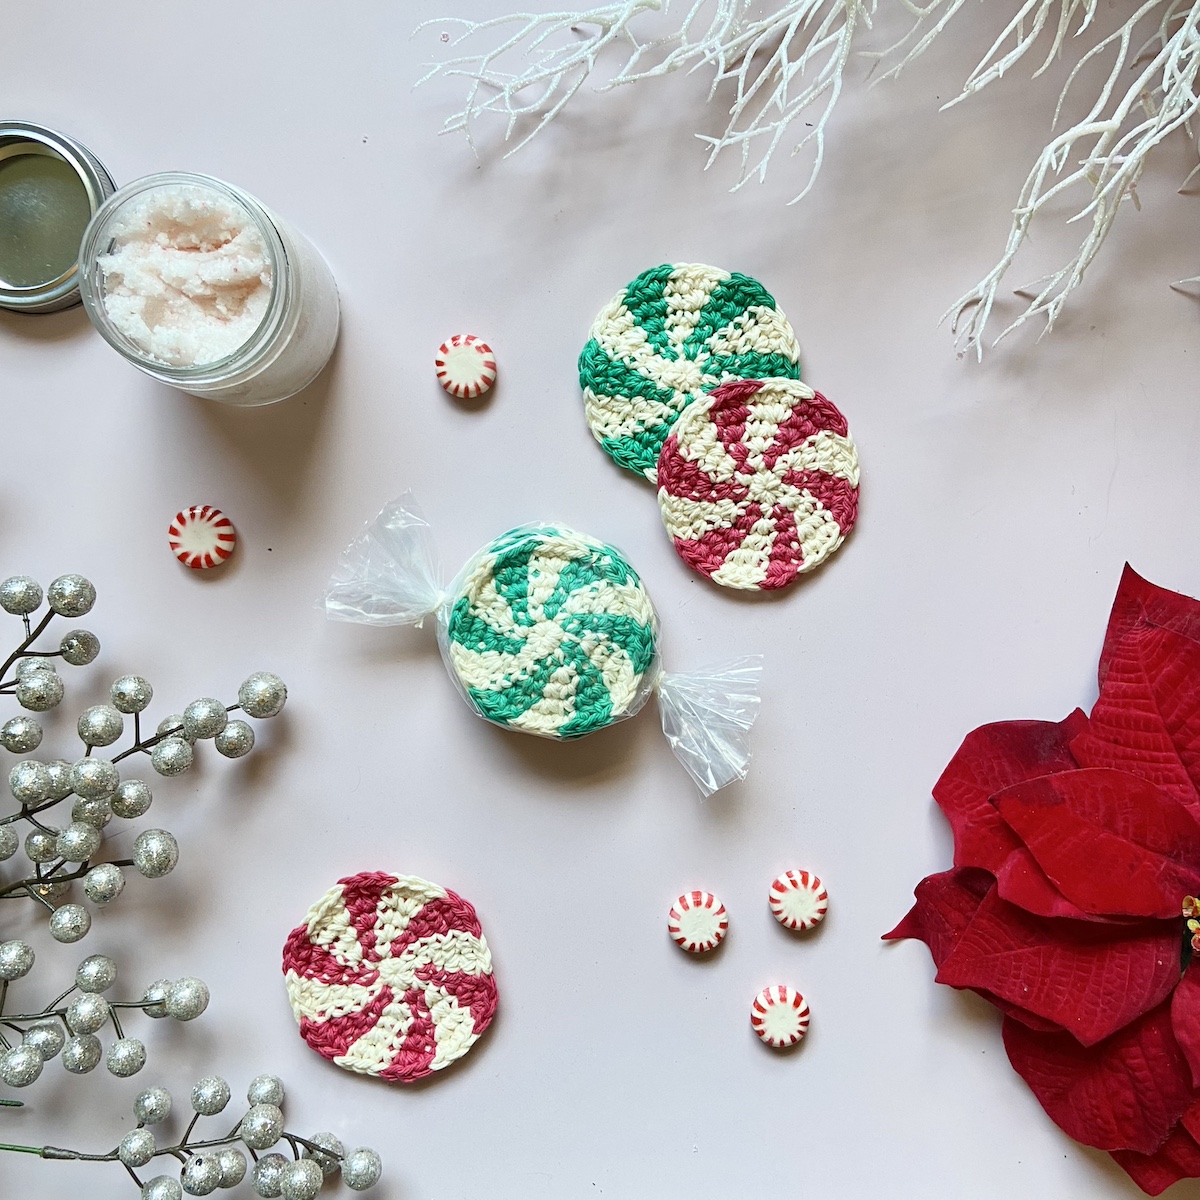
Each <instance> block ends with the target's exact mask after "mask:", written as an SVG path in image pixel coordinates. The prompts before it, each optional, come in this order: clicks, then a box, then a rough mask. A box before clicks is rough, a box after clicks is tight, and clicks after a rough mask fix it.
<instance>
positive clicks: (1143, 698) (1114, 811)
mask: <svg viewBox="0 0 1200 1200" xmlns="http://www.w3.org/2000/svg"><path fill="white" fill-rule="evenodd" d="M933 795H934V799H935V800H936V801H937V803H938V805H939V806H940V807H941V809H942V811H943V812H944V813H945V815H946V817H947V819H948V820H949V822H950V825H951V827H952V828H953V831H954V869H953V870H950V871H945V872H943V873H941V874H940V875H930V876H929V877H928V878H926V879H923V880H922V881H921V883H920V884H918V886H917V889H916V898H917V902H916V904H915V905H914V906H913V908H912V910H911V911H910V912H909V914H908V915H907V916H906V917H905V918H904V920H903V921H901V922H900V924H899V925H898V926H897V927H896V928H895V929H894V930H892V932H891V933H889V934H887V935H885V936H886V937H887V938H888V939H894V938H907V937H913V938H920V939H921V941H923V942H925V944H926V945H927V946H928V947H929V950H930V952H931V954H932V955H933V961H934V964H935V965H936V967H937V980H938V982H939V983H945V984H949V985H950V986H951V987H956V988H969V989H971V990H972V991H975V992H977V993H979V994H980V995H981V996H983V997H984V998H985V999H986V1000H988V1001H990V1002H991V1003H992V1004H994V1005H995V1006H996V1007H997V1008H999V1009H1000V1010H1001V1012H1002V1013H1003V1014H1004V1022H1003V1036H1004V1046H1005V1049H1006V1050H1007V1052H1008V1057H1009V1061H1010V1062H1011V1063H1012V1065H1013V1068H1014V1069H1015V1070H1016V1072H1017V1074H1019V1075H1020V1076H1021V1078H1022V1079H1024V1080H1025V1082H1026V1083H1027V1084H1028V1085H1029V1087H1030V1088H1031V1089H1032V1091H1033V1093H1034V1095H1035V1096H1037V1098H1038V1100H1039V1101H1040V1102H1041V1104H1042V1107H1043V1108H1045V1110H1046V1112H1047V1113H1048V1114H1049V1116H1050V1117H1051V1119H1052V1120H1054V1121H1055V1123H1056V1124H1058V1125H1059V1127H1060V1128H1062V1129H1063V1130H1064V1131H1065V1132H1066V1133H1068V1134H1070V1136H1071V1137H1073V1138H1075V1139H1076V1140H1078V1141H1080V1142H1083V1143H1084V1144H1085V1145H1088V1146H1095V1147H1097V1148H1099V1149H1101V1150H1107V1151H1109V1152H1110V1153H1111V1154H1112V1156H1113V1158H1114V1159H1116V1161H1117V1162H1118V1163H1119V1164H1120V1165H1121V1166H1122V1167H1123V1168H1124V1169H1125V1170H1126V1171H1128V1173H1129V1174H1130V1175H1131V1176H1132V1177H1133V1179H1134V1180H1135V1181H1136V1182H1137V1183H1138V1184H1139V1185H1140V1186H1141V1187H1142V1188H1143V1189H1144V1190H1145V1191H1146V1192H1148V1193H1150V1194H1151V1195H1158V1194H1159V1193H1160V1192H1161V1191H1163V1190H1164V1189H1165V1188H1167V1187H1169V1186H1170V1185H1171V1184H1172V1183H1174V1182H1176V1181H1177V1180H1179V1179H1183V1178H1186V1177H1191V1176H1200V953H1197V955H1196V959H1195V961H1194V962H1193V959H1192V953H1193V947H1192V938H1193V937H1194V936H1196V934H1197V931H1198V930H1200V923H1197V921H1196V917H1197V916H1198V915H1200V906H1198V905H1197V902H1196V901H1195V900H1194V897H1195V896H1197V895H1200V603H1197V602H1196V601H1195V600H1192V599H1189V598H1188V597H1186V596H1181V595H1178V594H1177V593H1175V592H1168V591H1165V590H1164V589H1162V588H1158V587H1155V586H1154V585H1153V584H1150V583H1148V582H1146V580H1144V579H1142V578H1140V577H1139V576H1138V575H1137V574H1136V573H1135V572H1134V571H1133V570H1131V569H1130V568H1129V567H1128V566H1127V567H1126V568H1125V573H1124V575H1123V576H1122V579H1121V586H1120V588H1119V590H1118V592H1117V598H1116V601H1115V603H1114V605H1113V610H1112V615H1111V617H1110V618H1109V623H1108V630H1107V632H1106V634H1105V638H1104V648H1103V651H1102V652H1101V655H1100V697H1099V699H1098V700H1097V701H1096V704H1095V706H1094V707H1093V709H1092V713H1091V716H1090V717H1089V716H1086V715H1085V714H1084V713H1083V712H1082V711H1079V710H1077V711H1075V712H1073V713H1072V714H1071V715H1070V716H1069V717H1067V718H1066V720H1064V721H1060V722H1058V723H1057V724H1056V723H1054V722H1050V721H1005V722H1001V723H999V724H995V725H985V726H983V727H982V728H981V729H976V730H975V731H974V732H973V733H971V734H968V735H967V738H966V740H965V741H964V742H963V744H962V746H961V747H960V748H959V750H958V753H957V754H955V756H954V758H953V759H952V760H951V761H950V764H949V766H947V768H946V770H945V772H944V773H943V774H942V777H941V778H940V779H939V780H938V782H937V785H936V787H935V788H934V791H933ZM1189 918H1191V920H1190V921H1189ZM1196 949H1197V951H1200V936H1198V937H1196Z"/></svg>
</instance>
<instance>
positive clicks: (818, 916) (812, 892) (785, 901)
mask: <svg viewBox="0 0 1200 1200" xmlns="http://www.w3.org/2000/svg"><path fill="white" fill-rule="evenodd" d="M769 901H770V905H771V911H772V912H773V913H774V914H775V920H777V921H778V922H779V923H780V925H782V926H783V927H784V928H785V929H794V930H796V931H797V932H798V933H802V932H803V931H804V930H806V929H812V927H813V926H814V925H819V924H820V923H821V922H822V921H823V920H825V914H826V913H827V912H828V911H829V893H828V892H826V890H825V885H824V884H823V883H822V882H821V880H820V879H819V878H818V877H817V876H816V875H811V874H809V872H808V871H784V873H783V874H782V875H780V876H779V877H778V878H777V879H775V880H774V881H773V882H772V883H771V893H770V897H769Z"/></svg>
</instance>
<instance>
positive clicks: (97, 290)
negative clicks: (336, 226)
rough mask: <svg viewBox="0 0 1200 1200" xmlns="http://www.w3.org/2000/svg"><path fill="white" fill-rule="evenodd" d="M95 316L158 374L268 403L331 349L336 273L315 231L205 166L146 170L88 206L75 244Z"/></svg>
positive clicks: (220, 394) (290, 389)
mask: <svg viewBox="0 0 1200 1200" xmlns="http://www.w3.org/2000/svg"><path fill="white" fill-rule="evenodd" d="M79 270H80V292H81V294H82V296H83V303H84V307H85V308H86V309H87V314H88V316H89V317H90V318H91V320H92V324H93V325H95V327H96V329H97V330H98V331H99V332H100V333H101V335H102V336H103V337H104V338H105V340H106V341H107V342H108V343H109V345H111V346H112V347H113V348H114V349H116V350H117V351H118V352H119V353H120V354H121V355H123V356H124V357H125V358H126V359H128V360H129V361H130V362H131V363H133V365H134V366H136V367H137V368H139V369H140V370H142V371H144V372H145V373H146V374H147V375H151V376H153V377H154V378H155V379H157V380H159V381H160V382H162V383H166V384H169V385H170V386H172V387H175V388H179V389H180V390H181V391H185V392H189V393H190V394H191V395H193V396H205V397H208V398H210V399H213V400H221V401H223V402H225V403H227V404H237V405H244V406H252V405H260V404H272V403H274V402H275V401H277V400H284V399H286V398H287V397H288V396H291V395H294V394H295V393H296V392H298V391H300V390H301V389H302V388H305V387H307V386H308V384H310V383H311V382H312V381H313V380H314V379H315V378H316V377H317V376H318V375H319V374H320V373H321V370H322V369H323V368H324V366H325V364H326V363H327V362H328V361H329V357H330V355H331V354H332V353H333V347H334V344H335V343H336V341H337V334H338V296H337V285H336V284H335V283H334V281H333V275H332V274H331V273H330V270H329V267H328V266H327V265H326V264H325V260H324V259H323V258H322V257H321V255H320V254H319V253H318V252H317V250H316V248H315V247H314V246H313V245H312V243H311V242H309V241H308V239H307V238H306V237H305V236H304V235H303V234H301V233H299V232H298V231H297V230H296V229H294V228H293V227H292V226H291V225H289V224H288V223H287V222H286V221H284V220H282V219H281V218H280V217H278V216H276V215H275V214H274V213H273V212H271V211H270V210H268V209H266V208H264V207H263V205H262V204H261V203H260V202H259V201H258V200H256V199H255V198H254V197H253V196H251V195H249V194H248V193H246V192H243V191H242V190H241V189H239V188H236V187H233V186H232V185H230V184H227V183H222V182H221V181H220V180H219V179H212V178H210V177H208V176H205V175H190V174H183V173H170V174H162V175H150V176H147V177H146V178H145V179H139V180H137V181H135V182H134V183H131V184H129V185H128V186H127V187H124V188H121V190H120V191H118V192H116V193H115V194H114V195H113V196H111V197H110V198H109V199H108V201H107V202H106V203H105V204H104V205H103V207H101V209H100V210H99V212H97V213H96V215H95V216H94V217H93V218H92V221H91V223H90V224H89V225H88V228H87V230H86V232H85V233H84V236H83V244H82V247H81V249H80V256H79Z"/></svg>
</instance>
